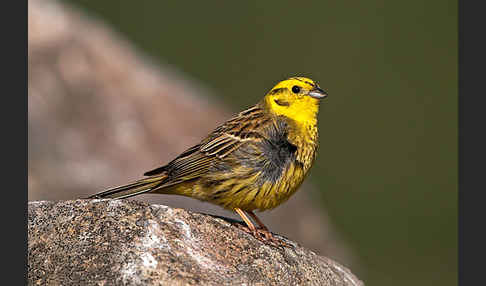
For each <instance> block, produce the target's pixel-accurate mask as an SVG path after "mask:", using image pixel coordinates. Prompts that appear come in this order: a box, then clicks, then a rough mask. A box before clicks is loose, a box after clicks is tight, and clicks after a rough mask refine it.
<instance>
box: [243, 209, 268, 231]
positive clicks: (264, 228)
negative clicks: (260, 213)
mask: <svg viewBox="0 0 486 286" xmlns="http://www.w3.org/2000/svg"><path fill="white" fill-rule="evenodd" d="M247 213H248V214H249V215H250V216H251V217H252V218H253V219H254V220H255V221H256V222H257V223H258V225H259V226H260V228H261V229H262V230H264V231H268V228H267V227H266V226H265V225H264V224H263V222H262V221H261V220H260V219H259V218H258V217H257V216H256V214H254V213H253V212H252V211H247Z"/></svg>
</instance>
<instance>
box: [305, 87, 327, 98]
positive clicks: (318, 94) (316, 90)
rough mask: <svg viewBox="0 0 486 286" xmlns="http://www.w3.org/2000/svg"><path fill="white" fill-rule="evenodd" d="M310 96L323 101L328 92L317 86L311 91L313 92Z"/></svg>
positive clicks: (310, 92)
mask: <svg viewBox="0 0 486 286" xmlns="http://www.w3.org/2000/svg"><path fill="white" fill-rule="evenodd" d="M309 96H311V97H313V98H317V99H321V98H324V97H326V96H327V92H325V91H324V90H322V89H321V88H320V87H317V86H316V87H314V88H313V89H311V91H309Z"/></svg>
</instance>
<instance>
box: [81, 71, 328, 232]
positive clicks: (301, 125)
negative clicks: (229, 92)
mask: <svg viewBox="0 0 486 286" xmlns="http://www.w3.org/2000/svg"><path fill="white" fill-rule="evenodd" d="M326 95H327V94H326V93H325V92H324V91H323V90H322V89H320V88H319V86H318V85H317V83H315V82H314V81H312V80H310V79H308V78H303V77H295V78H290V79H288V80H284V81H282V82H280V83H278V84H277V85H276V86H275V87H274V88H273V89H272V90H270V91H269V92H268V93H267V95H266V96H265V97H264V98H263V100H262V101H260V102H259V103H257V104H256V105H255V106H253V107H250V108H248V109H246V110H244V111H242V112H240V113H238V114H237V115H236V116H234V117H233V118H231V119H229V120H228V121H226V122H225V123H223V124H222V125H220V126H219V127H217V128H216V129H215V130H214V131H213V132H212V133H210V134H209V135H208V136H207V137H206V138H204V139H203V140H202V141H201V142H200V143H199V144H197V145H195V146H193V147H191V148H189V149H187V150H186V151H184V152H183V153H182V154H180V155H179V156H178V157H177V158H175V159H174V160H172V161H171V162H169V163H168V164H166V165H164V166H162V167H159V168H156V169H154V170H151V171H148V172H146V173H145V174H144V175H145V176H147V177H146V178H142V179H140V180H138V181H136V182H133V183H131V184H128V185H124V186H120V187H116V188H112V189H109V190H106V191H103V192H100V193H97V194H94V195H92V196H90V197H89V198H127V197H131V196H135V195H139V194H143V193H147V192H151V193H160V194H177V195H183V196H188V197H192V198H196V199H199V200H202V201H208V202H211V203H214V204H217V205H220V206H222V207H224V208H226V209H229V210H233V211H235V212H237V213H238V214H239V215H240V216H241V217H242V218H243V220H244V221H245V223H246V224H247V225H248V228H249V230H250V231H251V232H252V233H253V234H254V235H255V236H256V237H257V238H259V239H263V238H262V237H261V236H260V235H259V233H262V234H263V235H264V238H265V240H266V241H273V242H275V239H274V238H273V236H272V235H271V233H270V232H269V231H268V230H267V228H266V227H265V226H264V224H263V223H262V222H261V221H260V220H259V219H258V218H257V217H256V215H255V214H254V213H253V211H254V210H260V211H263V210H268V209H272V208H275V207H276V206H278V205H280V204H281V203H283V202H285V201H286V200H287V199H288V198H290V196H291V195H292V194H293V193H294V192H295V191H296V190H297V189H298V187H299V186H300V185H301V183H302V181H303V180H304V178H305V176H306V174H307V172H308V171H309V169H310V167H311V166H312V164H313V162H314V159H315V157H316V150H317V146H318V132H317V113H318V110H319V102H320V99H321V98H323V97H325V96H326ZM245 212H246V213H248V214H249V215H250V216H251V217H252V218H253V219H254V220H255V221H256V222H257V224H258V225H259V226H260V229H257V228H255V226H254V225H253V224H252V222H251V220H250V219H249V218H248V217H247V216H246V215H245Z"/></svg>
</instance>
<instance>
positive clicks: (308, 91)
mask: <svg viewBox="0 0 486 286" xmlns="http://www.w3.org/2000/svg"><path fill="white" fill-rule="evenodd" d="M326 96H327V93H326V92H325V91H324V90H322V89H321V88H320V87H319V85H318V84H317V83H316V82H314V81H313V80H311V79H309V78H305V77H292V78H289V79H287V80H284V81H281V82H279V83H278V84H277V85H276V86H274V87H273V88H272V89H271V90H270V91H269V92H268V93H267V95H266V96H265V98H264V102H265V104H266V106H267V107H268V108H269V110H270V111H271V112H273V113H274V114H275V115H283V116H286V117H288V118H290V119H293V120H294V121H296V122H297V123H304V124H306V123H307V124H314V123H315V122H316V120H317V113H318V112H319V102H320V100H321V99H322V98H325V97H326Z"/></svg>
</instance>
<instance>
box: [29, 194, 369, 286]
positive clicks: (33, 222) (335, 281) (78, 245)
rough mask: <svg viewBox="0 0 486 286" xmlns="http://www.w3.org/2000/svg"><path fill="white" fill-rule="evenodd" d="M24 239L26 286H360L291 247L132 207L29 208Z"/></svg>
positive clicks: (162, 209) (222, 224) (205, 220)
mask: <svg viewBox="0 0 486 286" xmlns="http://www.w3.org/2000/svg"><path fill="white" fill-rule="evenodd" d="M28 235H29V239H28V281H29V285H196V284H197V285H228V284H229V285H234V284H236V285H282V284H286V285H363V283H362V282H361V281H360V280H358V279H357V278H356V277H355V276H354V275H353V274H352V273H351V272H350V271H349V270H348V269H346V268H345V267H343V266H341V265H340V264H338V263H336V262H334V261H332V260H330V259H328V258H326V257H322V256H318V255H316V254H315V253H314V252H312V251H310V250H307V249H305V248H302V247H300V246H299V245H298V244H296V243H295V242H292V241H287V240H286V241H287V243H289V244H291V245H293V246H294V248H285V249H279V248H275V247H271V246H268V245H265V244H263V243H261V242H260V241H258V240H256V239H254V238H253V237H252V236H250V235H249V234H247V233H245V232H243V231H241V230H239V229H238V228H236V227H235V226H233V225H232V224H231V222H230V221H229V220H227V219H222V218H217V217H213V216H210V215H205V214H199V213H192V212H188V211H186V210H183V209H175V208H170V207H167V206H163V205H149V204H146V203H143V202H137V201H125V200H72V201H60V202H51V201H33V202H29V206H28Z"/></svg>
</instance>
